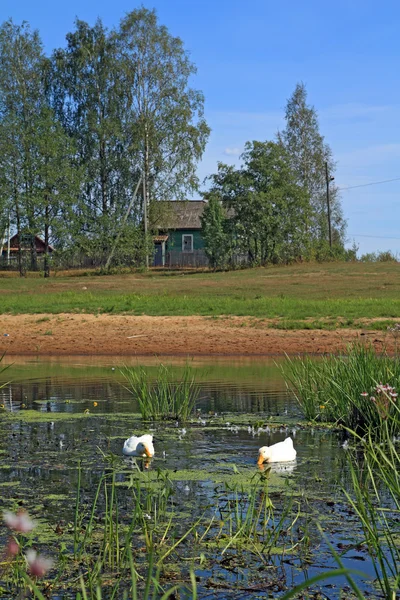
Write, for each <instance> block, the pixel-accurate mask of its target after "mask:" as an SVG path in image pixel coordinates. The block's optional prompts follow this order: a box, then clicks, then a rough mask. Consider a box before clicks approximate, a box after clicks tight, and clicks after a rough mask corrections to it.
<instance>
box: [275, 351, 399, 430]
mask: <svg viewBox="0 0 400 600" xmlns="http://www.w3.org/2000/svg"><path fill="white" fill-rule="evenodd" d="M283 373H284V376H285V379H286V381H287V384H288V387H289V389H290V390H291V392H293V393H294V395H295V397H296V398H297V400H298V402H299V404H300V406H301V408H302V410H303V411H304V414H305V416H306V418H307V419H309V420H311V421H324V422H333V423H336V424H342V425H344V426H346V427H349V428H350V429H352V430H355V431H358V432H360V431H367V430H368V429H369V428H370V427H371V428H374V429H375V433H376V435H379V432H380V430H381V429H382V426H383V424H384V423H385V422H386V421H387V420H388V418H389V417H390V418H389V421H388V422H389V423H390V427H391V430H392V434H395V433H396V432H397V431H398V430H399V429H400V407H399V406H398V402H397V392H396V391H395V384H397V382H399V381H400V359H399V358H398V357H397V356H396V357H391V356H388V355H387V353H386V352H385V351H383V352H382V353H380V354H378V353H377V352H376V351H375V350H374V348H373V347H372V346H369V345H361V344H354V345H352V346H349V347H348V348H347V353H346V354H345V355H344V356H334V355H329V356H324V357H322V358H321V359H315V358H310V357H308V356H307V357H301V358H294V359H292V358H289V357H287V360H286V363H285V365H284V367H283ZM382 382H384V383H382Z"/></svg>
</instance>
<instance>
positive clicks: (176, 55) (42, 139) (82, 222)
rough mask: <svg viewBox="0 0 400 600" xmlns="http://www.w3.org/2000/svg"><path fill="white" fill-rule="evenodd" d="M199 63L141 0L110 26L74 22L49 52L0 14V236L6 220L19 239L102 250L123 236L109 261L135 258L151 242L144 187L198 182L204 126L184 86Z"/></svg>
mask: <svg viewBox="0 0 400 600" xmlns="http://www.w3.org/2000/svg"><path fill="white" fill-rule="evenodd" d="M195 72H196V68H195V66H194V64H193V63H192V62H191V61H190V60H189V58H188V54H187V52H186V51H185V49H184V47H183V44H182V41H181V40H180V39H179V38H177V37H173V36H172V35H171V34H170V33H169V32H168V30H167V28H166V27H164V26H162V25H160V24H159V23H158V22H157V17H156V14H155V12H154V11H150V10H147V9H145V8H141V9H139V10H134V11H132V12H131V13H129V14H128V15H127V16H126V17H125V18H124V19H123V20H122V21H121V22H120V24H119V27H118V28H115V29H113V30H107V29H106V28H105V27H104V25H103V24H102V22H101V21H100V20H99V21H97V22H96V24H95V25H94V26H93V27H91V26H89V25H88V24H87V23H85V22H84V21H80V20H77V21H76V23H75V29H74V31H73V32H71V33H68V34H67V36H66V46H65V48H60V49H57V50H55V51H54V52H53V53H52V55H51V56H50V57H47V56H45V54H44V51H43V45H42V42H41V39H40V36H39V33H38V32H37V31H32V30H31V29H30V27H29V25H28V24H27V23H23V24H22V25H16V24H15V23H13V22H12V21H11V20H10V21H7V22H5V23H3V25H2V26H1V28H0V215H1V221H0V236H2V235H3V232H5V231H6V230H7V228H8V223H9V222H10V228H11V231H12V233H18V234H20V233H21V234H22V236H23V239H29V236H31V239H33V237H32V236H33V235H35V234H40V235H41V236H42V237H43V239H44V240H45V243H46V247H47V245H48V244H49V243H52V244H53V245H54V246H55V247H56V248H57V249H58V251H63V250H64V251H67V252H70V253H71V252H75V251H77V252H80V253H81V252H84V253H86V254H87V255H89V256H90V255H96V256H97V255H99V254H101V255H104V256H107V254H108V252H109V250H110V248H111V247H112V245H113V241H114V240H115V238H116V236H117V235H118V234H120V235H121V237H120V239H119V244H118V248H117V249H116V253H115V255H114V261H117V262H118V261H120V262H126V263H127V264H133V263H135V262H137V261H139V262H140V260H142V259H143V255H144V253H145V252H146V251H147V247H148V246H150V244H149V242H148V240H146V239H145V238H144V235H143V227H142V226H141V224H142V222H143V219H142V214H143V196H144V195H145V196H146V199H147V202H148V203H149V202H150V201H155V200H157V199H160V198H162V199H172V198H184V197H186V196H187V195H188V194H190V193H193V191H194V190H196V189H197V187H198V180H197V176H196V165H197V162H198V160H199V159H200V158H201V156H202V154H203V151H204V148H205V145H206V142H207V138H208V135H209V128H208V126H207V124H206V122H205V120H204V117H203V103H204V99H203V95H202V93H201V92H199V91H197V90H195V89H192V88H191V87H190V86H189V79H190V78H191V76H192V75H193V74H194V73H195ZM140 178H141V183H140V185H139V186H138V183H139V181H140ZM143 180H144V185H143V183H142V182H143ZM136 189H137V193H136V196H135V198H133V196H134V192H135V190H136ZM132 200H133V202H132ZM129 209H130V210H129ZM128 212H129V214H128ZM150 219H151V211H150ZM122 224H124V226H123V228H122V230H121V225H122ZM150 226H151V220H150ZM4 237H5V236H4ZM0 241H1V238H0ZM121 249H122V250H121ZM124 249H125V250H124ZM121 251H122V255H121ZM30 262H31V264H30V268H33V269H35V268H36V266H37V257H36V253H35V248H34V243H33V242H32V252H31V257H30Z"/></svg>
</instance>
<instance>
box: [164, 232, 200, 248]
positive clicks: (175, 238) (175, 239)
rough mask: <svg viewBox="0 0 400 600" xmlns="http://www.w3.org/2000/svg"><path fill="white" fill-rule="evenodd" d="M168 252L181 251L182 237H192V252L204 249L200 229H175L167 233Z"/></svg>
mask: <svg viewBox="0 0 400 600" xmlns="http://www.w3.org/2000/svg"><path fill="white" fill-rule="evenodd" d="M168 235H169V238H168V242H167V244H168V250H174V251H179V252H181V251H182V235H192V236H193V250H202V249H203V248H204V239H203V236H202V234H201V230H200V229H175V230H170V231H168Z"/></svg>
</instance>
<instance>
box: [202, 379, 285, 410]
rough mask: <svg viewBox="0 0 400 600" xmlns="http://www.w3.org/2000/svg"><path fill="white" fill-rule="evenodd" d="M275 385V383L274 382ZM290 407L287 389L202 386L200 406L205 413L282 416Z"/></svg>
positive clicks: (247, 386)
mask: <svg viewBox="0 0 400 600" xmlns="http://www.w3.org/2000/svg"><path fill="white" fill-rule="evenodd" d="M274 383H275V382H274ZM287 405H288V397H287V393H286V389H284V388H283V386H282V389H277V388H276V387H273V388H269V387H268V386H266V387H265V388H264V389H261V390H260V389H257V388H256V389H254V388H252V387H251V386H249V385H246V386H240V385H230V386H227V385H218V384H213V386H208V385H201V386H200V400H199V402H198V406H199V407H201V408H202V409H203V410H204V411H205V412H208V411H215V412H240V413H258V412H265V413H267V414H272V415H277V414H282V413H283V412H284V410H285V409H286V407H287Z"/></svg>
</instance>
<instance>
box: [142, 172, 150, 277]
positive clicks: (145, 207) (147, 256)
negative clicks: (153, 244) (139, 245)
mask: <svg viewBox="0 0 400 600" xmlns="http://www.w3.org/2000/svg"><path fill="white" fill-rule="evenodd" d="M143 219H144V238H145V250H146V269H148V268H149V253H148V251H147V195H146V173H143Z"/></svg>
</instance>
